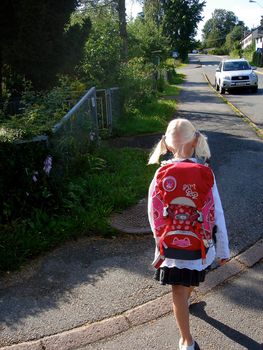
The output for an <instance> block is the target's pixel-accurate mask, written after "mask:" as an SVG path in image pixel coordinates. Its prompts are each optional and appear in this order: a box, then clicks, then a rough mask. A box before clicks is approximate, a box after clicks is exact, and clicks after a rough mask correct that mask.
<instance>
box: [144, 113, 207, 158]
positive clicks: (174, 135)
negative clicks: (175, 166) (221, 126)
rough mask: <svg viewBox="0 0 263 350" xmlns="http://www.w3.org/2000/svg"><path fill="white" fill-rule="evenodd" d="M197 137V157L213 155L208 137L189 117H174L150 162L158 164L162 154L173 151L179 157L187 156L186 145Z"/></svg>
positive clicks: (153, 152) (154, 150)
mask: <svg viewBox="0 0 263 350" xmlns="http://www.w3.org/2000/svg"><path fill="white" fill-rule="evenodd" d="M194 139H197V142H196V146H195V155H196V157H197V158H202V157H204V158H205V159H208V158H210V157H211V153H210V149H209V146H208V143H207V137H206V136H205V135H204V134H202V133H200V131H198V130H197V129H196V128H195V126H194V125H193V124H192V123H191V122H190V121H189V120H187V119H182V118H178V119H173V120H172V121H171V122H170V123H169V124H168V127H167V130H166V132H165V135H164V136H163V137H162V139H161V140H160V141H159V142H158V144H157V145H156V146H155V148H154V149H153V151H152V153H151V155H150V158H149V162H148V164H156V163H157V164H158V163H159V158H160V156H161V155H164V154H166V153H167V152H168V151H172V152H173V154H174V155H176V156H177V157H179V158H185V155H184V146H185V145H186V144H188V143H189V142H191V141H194Z"/></svg>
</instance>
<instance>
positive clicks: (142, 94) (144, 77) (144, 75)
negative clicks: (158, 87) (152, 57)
mask: <svg viewBox="0 0 263 350" xmlns="http://www.w3.org/2000/svg"><path fill="white" fill-rule="evenodd" d="M155 81H157V72H156V71H155V69H154V65H153V64H151V63H145V61H144V59H143V58H142V57H135V58H132V59H130V60H129V61H128V62H124V63H122V65H121V68H120V81H119V83H120V87H121V92H122V96H123V98H124V100H125V105H126V107H131V106H133V107H136V106H140V105H141V104H144V103H146V102H149V101H150V100H151V98H152V97H153V96H154V94H155V86H154V84H155Z"/></svg>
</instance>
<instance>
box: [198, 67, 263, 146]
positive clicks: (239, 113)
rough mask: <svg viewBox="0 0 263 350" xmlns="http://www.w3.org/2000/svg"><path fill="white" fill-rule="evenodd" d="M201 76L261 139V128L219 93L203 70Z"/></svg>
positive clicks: (262, 132)
mask: <svg viewBox="0 0 263 350" xmlns="http://www.w3.org/2000/svg"><path fill="white" fill-rule="evenodd" d="M262 74H263V73H262ZM203 76H204V78H205V80H206V81H207V83H208V85H209V86H210V88H211V89H212V90H213V92H214V93H215V94H216V95H217V96H218V97H220V98H221V99H222V100H223V101H224V102H225V103H226V104H228V105H229V107H231V109H232V110H233V111H234V112H235V114H236V115H237V116H238V117H240V118H242V119H243V120H244V122H246V123H247V124H248V125H249V126H250V127H251V128H252V129H253V130H254V131H255V133H256V134H257V136H258V137H259V138H261V139H263V130H262V129H260V128H259V127H258V126H257V125H256V124H255V123H254V122H253V121H252V120H251V118H250V117H249V116H248V115H246V114H245V113H243V112H241V110H240V109H239V108H238V107H236V106H235V105H233V103H232V102H230V101H229V100H228V99H227V98H226V97H224V96H222V95H220V94H219V93H218V92H217V91H216V89H215V88H214V87H213V85H212V83H211V82H210V80H209V78H208V76H207V74H206V73H204V72H203Z"/></svg>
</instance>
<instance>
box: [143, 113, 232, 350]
mask: <svg viewBox="0 0 263 350" xmlns="http://www.w3.org/2000/svg"><path fill="white" fill-rule="evenodd" d="M167 152H171V153H172V154H173V158H172V159H170V160H168V161H166V162H162V164H161V167H160V168H159V169H158V170H157V172H156V174H155V176H154V178H153V180H152V182H151V185H150V188H149V199H148V216H149V221H150V225H151V228H152V231H153V234H154V238H155V242H156V250H155V259H154V262H153V266H154V267H155V268H156V272H155V279H156V280H157V281H159V282H160V283H161V284H162V285H165V284H170V285H172V294H173V310H174V316H175V319H176V322H177V325H178V328H179V331H180V334H181V338H180V340H179V349H180V350H198V349H200V348H199V346H198V344H197V342H196V341H195V340H194V339H193V337H192V335H191V332H190V323H189V300H190V295H191V292H192V291H193V289H194V287H196V286H198V285H199V283H200V282H203V281H204V280H205V273H206V270H207V269H208V268H209V267H210V265H211V264H212V262H213V261H214V260H215V258H219V263H220V264H223V263H225V262H226V261H227V260H228V259H229V256H230V253H229V247H228V236H227V230H226V225H225V218H224V213H223V209H222V205H221V201H220V197H219V194H218V190H217V186H216V181H215V177H214V174H213V172H212V170H211V169H210V168H209V166H208V165H207V163H206V162H207V161H208V160H209V158H210V156H211V155H210V150H209V146H208V143H207V139H206V137H205V136H204V135H203V134H202V133H200V132H199V131H198V130H197V129H196V128H195V127H194V125H193V124H192V123H191V122H190V121H188V120H187V119H174V120H172V121H171V122H170V123H169V125H168V127H167V130H166V132H165V135H164V136H163V137H162V138H161V140H160V141H159V143H158V144H157V146H156V147H155V149H154V150H153V152H152V154H151V156H150V159H149V163H148V164H155V163H159V158H160V156H161V155H165V154H166V153H167ZM215 243H216V244H215Z"/></svg>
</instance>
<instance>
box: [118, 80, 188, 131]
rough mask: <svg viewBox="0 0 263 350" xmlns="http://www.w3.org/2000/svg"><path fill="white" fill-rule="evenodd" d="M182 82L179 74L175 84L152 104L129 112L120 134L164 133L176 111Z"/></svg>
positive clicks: (121, 126)
mask: <svg viewBox="0 0 263 350" xmlns="http://www.w3.org/2000/svg"><path fill="white" fill-rule="evenodd" d="M182 81H183V75H182V74H177V75H176V77H175V79H174V81H173V84H166V85H165V87H164V91H163V92H161V93H159V95H158V96H157V97H155V98H154V99H153V100H152V101H151V102H150V103H147V104H145V105H143V106H142V107H140V108H134V109H130V110H128V111H127V114H126V115H125V117H124V118H123V119H122V120H121V124H120V125H119V126H118V133H119V134H120V135H125V136H128V135H137V134H145V133H154V132H162V131H164V130H165V128H166V127H167V122H168V121H169V120H170V119H171V117H172V116H173V115H174V113H175V111H176V105H177V101H176V99H175V97H176V96H178V94H179V92H180V87H179V86H178V84H181V83H182Z"/></svg>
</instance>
